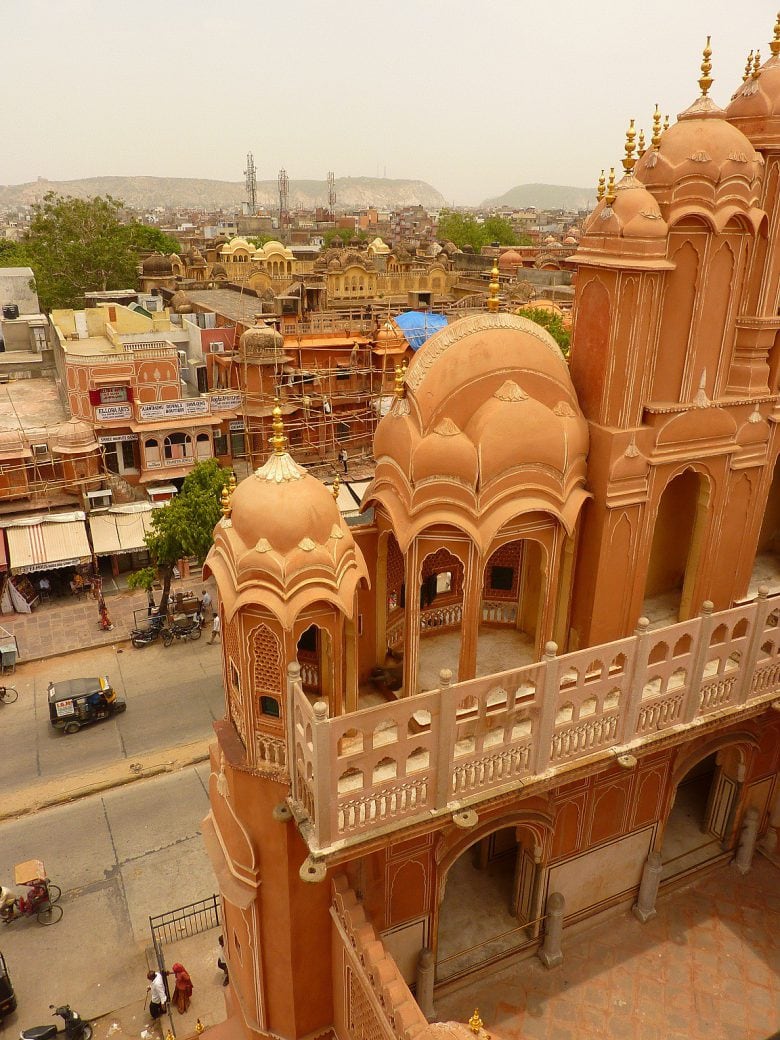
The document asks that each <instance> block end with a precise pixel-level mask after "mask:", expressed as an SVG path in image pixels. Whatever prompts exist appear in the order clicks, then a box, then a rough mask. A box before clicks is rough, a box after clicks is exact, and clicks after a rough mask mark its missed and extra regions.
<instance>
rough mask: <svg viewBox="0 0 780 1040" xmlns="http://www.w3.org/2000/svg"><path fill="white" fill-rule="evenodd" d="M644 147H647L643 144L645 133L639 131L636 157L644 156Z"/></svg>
mask: <svg viewBox="0 0 780 1040" xmlns="http://www.w3.org/2000/svg"><path fill="white" fill-rule="evenodd" d="M646 147H647V145H646V144H645V132H644V130H640V131H639V146H638V149H637V154H638V155H644V154H645V148H646Z"/></svg>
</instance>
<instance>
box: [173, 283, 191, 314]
mask: <svg viewBox="0 0 780 1040" xmlns="http://www.w3.org/2000/svg"><path fill="white" fill-rule="evenodd" d="M171 310H172V311H173V313H174V314H192V313H193V312H194V310H195V307H194V306H193V303H192V300H191V299H190V298H189V296H188V295H187V293H186V292H184V291H183V290H181V289H179V291H178V292H175V293H174V294H173V296H172V297H171Z"/></svg>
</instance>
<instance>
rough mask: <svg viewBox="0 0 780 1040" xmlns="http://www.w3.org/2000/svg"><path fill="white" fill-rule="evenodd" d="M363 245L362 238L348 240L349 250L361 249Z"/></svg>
mask: <svg viewBox="0 0 780 1040" xmlns="http://www.w3.org/2000/svg"><path fill="white" fill-rule="evenodd" d="M364 244H365V243H364V242H363V239H362V238H357V237H355V238H351V239H350V240H349V245H350V248H351V249H362V248H363V246H364Z"/></svg>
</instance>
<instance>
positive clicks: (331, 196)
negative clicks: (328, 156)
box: [328, 170, 336, 220]
mask: <svg viewBox="0 0 780 1040" xmlns="http://www.w3.org/2000/svg"><path fill="white" fill-rule="evenodd" d="M335 208H336V178H335V177H334V176H333V170H329V171H328V209H329V211H330V218H331V220H332V219H333V213H334V210H335Z"/></svg>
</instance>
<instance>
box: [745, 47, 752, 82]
mask: <svg viewBox="0 0 780 1040" xmlns="http://www.w3.org/2000/svg"><path fill="white" fill-rule="evenodd" d="M752 68H753V51H752V50H751V52H750V54H748V56H747V61H746V62H745V75H744V76H743V77H742V82H743V83H745V82H747V78H748V76H749V75H750V70H751V69H752Z"/></svg>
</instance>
